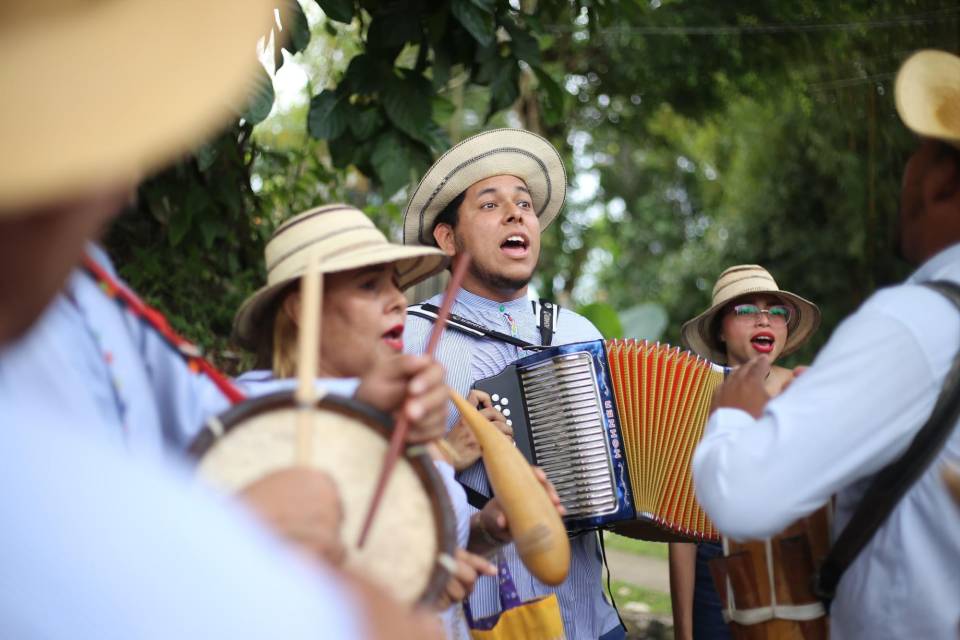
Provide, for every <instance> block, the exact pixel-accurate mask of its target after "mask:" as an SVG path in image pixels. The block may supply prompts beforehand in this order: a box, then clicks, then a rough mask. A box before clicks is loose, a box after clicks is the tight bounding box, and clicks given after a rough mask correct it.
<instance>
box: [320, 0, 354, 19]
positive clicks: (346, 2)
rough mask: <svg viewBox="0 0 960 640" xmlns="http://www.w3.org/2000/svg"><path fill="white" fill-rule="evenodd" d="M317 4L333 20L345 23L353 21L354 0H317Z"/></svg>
mask: <svg viewBox="0 0 960 640" xmlns="http://www.w3.org/2000/svg"><path fill="white" fill-rule="evenodd" d="M317 4H319V5H320V8H321V9H323V12H324V13H325V14H326V16H327V17H328V18H330V19H331V20H336V21H337V22H343V23H345V24H350V23H351V22H353V8H354V7H353V0H317Z"/></svg>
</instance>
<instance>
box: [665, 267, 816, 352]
mask: <svg viewBox="0 0 960 640" xmlns="http://www.w3.org/2000/svg"><path fill="white" fill-rule="evenodd" d="M764 293H766V294H770V295H772V296H775V297H777V298H780V299H781V300H783V301H784V302H786V303H788V304H789V305H790V306H792V307H793V309H794V313H793V315H792V317H791V318H790V323H789V324H788V325H787V344H786V345H785V346H784V348H783V353H781V355H784V356H785V355H787V354H789V353H793V352H794V351H796V350H797V349H799V348H800V346H801V345H802V344H803V343H804V342H806V341H807V339H808V338H809V337H810V336H811V335H813V332H814V331H816V330H817V327H819V326H820V309H818V308H817V305H815V304H813V303H812V302H810V301H809V300H805V299H804V298H801V297H800V296H798V295H797V294H795V293H790V292H789V291H783V290H782V289H780V287H778V286H777V281H776V280H774V279H773V276H771V275H770V273H769V272H768V271H767V270H766V269H764V268H763V267H761V266H759V265H755V264H741V265H737V266H735V267H730V268H729V269H726V270H725V271H724V272H723V273H721V274H720V277H719V278H717V283H716V284H715V285H713V303H712V304H711V306H710V308H709V309H707V310H706V311H704V312H703V313H701V314H700V315H698V316H697V317H696V318H693V319H692V320H688V321H687V322H685V323H684V324H683V327H682V328H681V329H680V341H681V342H683V344H684V346H686V347H687V348H689V349H691V350H693V351H694V352H696V353H698V354H700V355H701V356H703V357H705V358H707V359H709V360H712V361H713V362H725V361H726V359H727V350H726V348H725V347H724V345H723V343H722V342H720V341H719V340H718V336H717V335H716V331H715V329H716V325H715V322H716V317H717V315H718V314H719V313H720V312H721V311H722V310H723V308H724V307H725V306H726V305H727V304H728V303H730V302H731V301H733V300H736V299H737V298H740V297H741V296H746V295H755V294H764Z"/></svg>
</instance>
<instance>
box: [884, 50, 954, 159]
mask: <svg viewBox="0 0 960 640" xmlns="http://www.w3.org/2000/svg"><path fill="white" fill-rule="evenodd" d="M894 94H895V96H896V101H897V112H898V113H899V114H900V118H901V119H902V120H903V123H904V124H905V125H907V126H908V127H909V128H910V129H912V130H913V131H914V132H916V133H918V134H920V135H921V136H925V137H927V138H936V139H938V140H943V141H944V142H948V143H950V144H952V145H954V146H960V58H958V57H957V56H955V55H953V54H950V53H947V52H945V51H935V50H933V49H927V50H924V51H918V52H916V53H915V54H913V55H912V56H910V57H909V58H908V59H907V61H906V62H904V63H903V66H901V67H900V71H899V73H897V82H896V86H895V90H894Z"/></svg>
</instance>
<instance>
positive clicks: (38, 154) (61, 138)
mask: <svg viewBox="0 0 960 640" xmlns="http://www.w3.org/2000/svg"><path fill="white" fill-rule="evenodd" d="M275 4H276V3H275V2H273V1H270V0H245V1H244V2H228V1H227V0H204V1H203V2H195V1H194V0H166V1H164V2H153V1H149V0H124V1H112V2H98V3H93V4H90V3H85V4H84V5H83V7H82V10H81V9H74V8H64V9H62V10H60V11H57V12H50V15H49V17H47V18H46V19H44V20H42V21H35V22H38V23H39V24H33V25H30V26H27V27H25V28H19V29H14V28H12V27H11V25H7V28H5V29H3V30H2V31H0V33H2V35H3V37H2V38H0V59H2V60H3V64H2V65H0V87H3V91H4V95H5V96H6V97H7V98H6V99H5V100H4V106H3V122H4V123H5V124H3V125H0V126H2V139H3V144H4V153H5V154H6V156H7V157H8V158H11V159H13V160H12V161H11V162H8V163H6V164H5V166H4V170H3V171H2V172H0V212H2V211H7V212H12V211H15V210H16V209H18V208H23V207H25V206H29V205H32V204H40V203H43V202H50V201H55V200H57V199H62V198H67V197H72V196H75V195H79V194H83V193H86V192H88V191H91V190H93V189H96V188H100V187H104V186H112V185H115V184H117V183H118V182H120V181H124V180H126V181H131V182H133V181H136V180H138V179H140V178H141V177H142V176H143V175H144V174H145V173H147V172H150V171H153V170H155V169H158V168H160V167H161V166H163V165H164V164H166V163H168V162H171V161H172V160H174V159H175V158H176V157H177V156H178V155H180V154H182V153H184V152H187V151H189V150H190V149H191V148H193V147H194V146H195V145H197V144H199V143H200V142H202V141H203V139H204V137H206V136H207V135H209V134H210V133H212V132H213V131H214V130H215V129H216V128H217V127H218V126H220V125H221V124H222V123H224V122H226V121H228V120H229V119H231V118H236V117H238V108H241V107H242V106H243V101H244V100H245V98H246V95H247V94H248V93H249V91H250V89H252V88H253V78H254V77H255V74H254V72H255V71H256V66H257V65H258V64H259V62H258V61H257V57H256V44H257V40H258V39H259V38H260V37H261V36H263V35H266V34H268V33H269V31H270V28H271V25H272V17H273V6H274V5H275ZM88 5H89V6H88ZM11 32H12V33H11Z"/></svg>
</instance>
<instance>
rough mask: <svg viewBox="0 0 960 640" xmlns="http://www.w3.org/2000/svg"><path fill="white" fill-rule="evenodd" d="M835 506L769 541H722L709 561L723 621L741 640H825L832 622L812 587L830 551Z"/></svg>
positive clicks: (787, 529)
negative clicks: (721, 552) (717, 554)
mask: <svg viewBox="0 0 960 640" xmlns="http://www.w3.org/2000/svg"><path fill="white" fill-rule="evenodd" d="M829 509H830V507H829V506H825V507H822V508H820V509H819V510H818V511H815V512H814V513H812V514H811V515H809V516H807V517H805V518H801V519H800V520H798V521H797V522H795V523H793V524H792V525H790V526H789V527H787V528H786V529H785V530H783V531H782V532H781V533H779V534H778V535H776V536H774V537H773V538H770V539H769V540H761V541H751V542H736V541H733V540H730V539H728V538H724V539H723V546H724V557H722V558H715V559H713V560H711V561H710V572H711V574H712V575H713V581H714V585H715V586H716V587H717V592H718V593H719V594H720V600H721V602H722V604H723V615H724V619H725V620H726V621H727V623H728V624H729V625H730V630H731V633H732V635H733V637H734V638H735V639H736V640H826V638H827V637H828V619H827V617H826V612H825V610H824V608H823V605H822V603H821V602H820V600H819V599H818V598H817V597H816V596H815V595H814V594H813V591H812V590H811V585H812V583H813V575H814V572H815V570H816V567H817V566H819V564H820V563H821V562H822V561H823V558H824V557H825V556H826V555H827V552H828V551H829V549H830V511H829Z"/></svg>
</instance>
